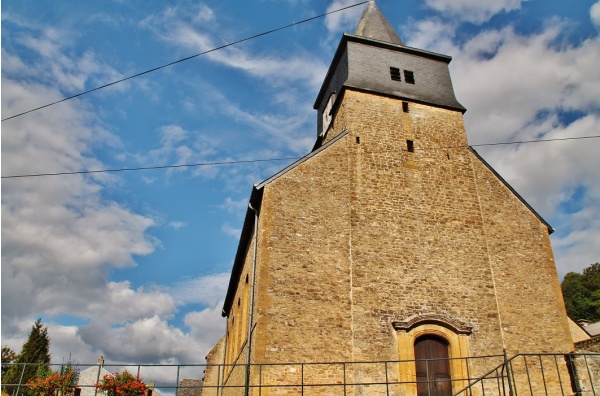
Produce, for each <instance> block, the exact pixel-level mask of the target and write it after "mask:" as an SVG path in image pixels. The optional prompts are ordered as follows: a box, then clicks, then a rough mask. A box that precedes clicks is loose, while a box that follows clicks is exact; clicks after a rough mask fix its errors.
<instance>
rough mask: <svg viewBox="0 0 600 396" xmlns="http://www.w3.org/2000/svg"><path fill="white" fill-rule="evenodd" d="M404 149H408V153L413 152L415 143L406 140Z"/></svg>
mask: <svg viewBox="0 0 600 396" xmlns="http://www.w3.org/2000/svg"><path fill="white" fill-rule="evenodd" d="M406 149H407V150H408V152H409V153H414V152H415V144H414V143H413V141H412V140H407V141H406Z"/></svg>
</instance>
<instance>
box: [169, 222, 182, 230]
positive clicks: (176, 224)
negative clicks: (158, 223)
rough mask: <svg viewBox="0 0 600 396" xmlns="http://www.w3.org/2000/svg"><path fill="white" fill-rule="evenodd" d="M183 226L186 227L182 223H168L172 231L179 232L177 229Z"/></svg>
mask: <svg viewBox="0 0 600 396" xmlns="http://www.w3.org/2000/svg"><path fill="white" fill-rule="evenodd" d="M185 226H186V224H185V222H183V221H171V222H169V227H171V228H173V229H176V230H179V229H181V228H183V227H185Z"/></svg>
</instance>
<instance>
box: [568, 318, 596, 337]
mask: <svg viewBox="0 0 600 396" xmlns="http://www.w3.org/2000/svg"><path fill="white" fill-rule="evenodd" d="M567 319H568V320H569V331H570V332H571V338H573V342H574V343H578V342H581V341H585V340H589V339H590V338H592V337H590V335H589V334H588V332H587V331H585V329H584V328H583V327H582V326H580V325H578V324H577V323H575V322H574V321H573V319H571V318H569V317H567Z"/></svg>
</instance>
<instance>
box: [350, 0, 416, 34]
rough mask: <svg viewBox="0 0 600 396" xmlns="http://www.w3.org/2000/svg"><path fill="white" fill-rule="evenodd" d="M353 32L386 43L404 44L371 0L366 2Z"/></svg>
mask: <svg viewBox="0 0 600 396" xmlns="http://www.w3.org/2000/svg"><path fill="white" fill-rule="evenodd" d="M354 34H356V35H357V36H363V37H366V38H370V39H374V40H379V41H385V42H386V43H392V44H397V45H404V43H403V42H402V40H401V39H400V36H398V33H396V31H395V30H394V28H393V27H392V25H390V23H389V22H388V20H387V19H385V17H384V16H383V14H382V13H381V11H379V8H378V7H377V5H376V4H375V1H373V0H371V1H369V3H368V4H367V7H366V8H365V11H364V12H363V14H362V17H361V18H360V21H359V22H358V26H357V27H356V32H354Z"/></svg>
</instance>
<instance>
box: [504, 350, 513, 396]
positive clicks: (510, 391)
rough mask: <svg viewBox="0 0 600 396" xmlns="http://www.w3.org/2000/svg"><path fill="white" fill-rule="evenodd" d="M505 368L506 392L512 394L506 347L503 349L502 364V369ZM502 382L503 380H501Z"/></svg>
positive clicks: (511, 395)
mask: <svg viewBox="0 0 600 396" xmlns="http://www.w3.org/2000/svg"><path fill="white" fill-rule="evenodd" d="M505 369H506V379H507V380H508V394H509V395H510V396H513V394H514V393H513V388H512V382H511V381H510V364H509V361H508V356H507V355H506V349H505V350H504V364H503V365H502V371H504V370H505ZM503 382H504V381H503Z"/></svg>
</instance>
